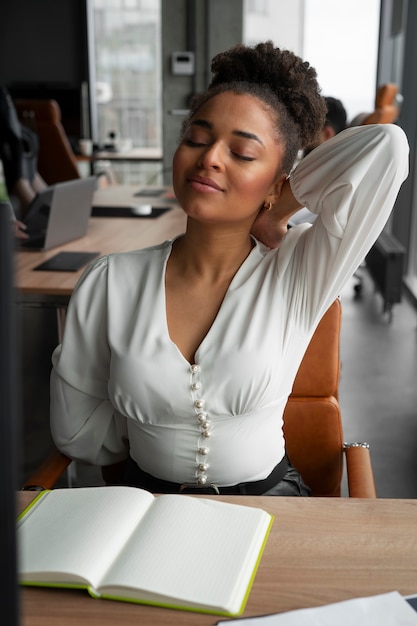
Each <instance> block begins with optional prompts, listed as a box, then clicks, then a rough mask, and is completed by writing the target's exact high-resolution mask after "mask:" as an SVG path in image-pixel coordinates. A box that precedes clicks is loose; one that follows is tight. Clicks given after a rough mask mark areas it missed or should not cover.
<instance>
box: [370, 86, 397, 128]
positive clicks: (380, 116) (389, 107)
mask: <svg viewBox="0 0 417 626" xmlns="http://www.w3.org/2000/svg"><path fill="white" fill-rule="evenodd" d="M397 94H398V87H397V85H395V84H394V83H386V84H385V85H381V86H380V87H378V89H377V92H376V96H375V110H374V111H373V112H372V113H369V115H367V116H365V117H364V119H363V120H362V121H361V124H392V123H393V122H395V120H396V119H397V117H398V116H399V114H400V110H399V107H398V105H397V102H396V98H397Z"/></svg>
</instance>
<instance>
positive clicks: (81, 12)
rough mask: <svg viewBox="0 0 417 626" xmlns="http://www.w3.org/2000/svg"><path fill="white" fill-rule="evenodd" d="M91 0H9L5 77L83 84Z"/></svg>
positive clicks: (1, 12)
mask: <svg viewBox="0 0 417 626" xmlns="http://www.w3.org/2000/svg"><path fill="white" fill-rule="evenodd" d="M85 4H86V0H35V1H34V0H6V2H3V3H2V5H3V6H2V8H1V9H0V80H1V82H3V83H10V82H15V81H17V82H62V83H67V84H70V85H76V84H80V83H81V82H82V81H83V80H87V78H88V62H87V28H86V10H85Z"/></svg>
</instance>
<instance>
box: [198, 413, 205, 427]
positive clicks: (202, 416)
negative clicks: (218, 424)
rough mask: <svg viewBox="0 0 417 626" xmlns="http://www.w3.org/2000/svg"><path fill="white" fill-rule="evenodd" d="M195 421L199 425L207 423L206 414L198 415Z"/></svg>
mask: <svg viewBox="0 0 417 626" xmlns="http://www.w3.org/2000/svg"><path fill="white" fill-rule="evenodd" d="M197 419H198V421H199V422H200V424H205V423H206V422H207V414H206V413H199V414H198V415H197Z"/></svg>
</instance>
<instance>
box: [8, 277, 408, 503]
mask: <svg viewBox="0 0 417 626" xmlns="http://www.w3.org/2000/svg"><path fill="white" fill-rule="evenodd" d="M363 276H364V286H363V291H362V296H361V298H360V299H355V297H354V289H353V286H354V282H353V281H352V282H351V283H350V284H349V285H348V286H347V287H346V288H345V290H344V292H343V293H342V305H343V322H342V334H341V362H342V367H341V379H340V387H339V397H340V404H341V408H342V415H343V422H344V431H345V440H346V441H367V442H368V443H369V444H370V446H371V455H372V463H373V467H374V472H375V480H376V486H377V492H378V496H379V497H385V498H417V311H416V310H415V309H414V308H413V307H412V306H411V305H410V304H409V302H408V301H407V299H406V298H405V297H404V298H403V302H402V303H401V304H399V305H395V306H394V308H393V319H392V322H391V323H389V322H388V320H387V319H386V317H385V316H384V315H383V314H382V299H381V298H380V296H379V295H378V294H375V293H374V288H373V284H372V282H371V279H370V278H369V276H368V275H367V274H366V272H363ZM21 320H22V338H21V340H22V345H23V346H24V348H23V367H22V369H23V381H24V383H23V394H22V413H23V419H22V421H23V425H22V429H21V430H22V433H21V436H20V443H21V445H20V447H21V451H20V466H21V472H20V475H21V476H22V479H25V478H26V477H27V476H29V475H30V473H31V471H33V469H34V468H35V467H36V466H37V465H38V464H39V462H40V460H41V459H42V458H44V457H45V455H46V454H47V452H48V450H49V447H50V445H51V438H50V434H49V428H48V394H49V389H48V384H49V371H50V354H51V352H52V350H53V348H54V347H55V343H56V334H55V333H56V324H55V313H54V311H53V310H41V309H24V310H22V311H21ZM76 476H77V481H78V484H79V485H85V484H102V483H101V476H100V472H99V471H98V470H97V469H96V468H90V467H85V466H79V465H77V466H76ZM65 484H66V483H65V481H64V480H63V482H62V486H64V485H65Z"/></svg>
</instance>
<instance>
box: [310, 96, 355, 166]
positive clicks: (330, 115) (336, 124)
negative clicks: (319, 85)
mask: <svg viewBox="0 0 417 626" xmlns="http://www.w3.org/2000/svg"><path fill="white" fill-rule="evenodd" d="M324 100H325V102H326V107H327V113H326V119H325V120H324V124H323V127H322V129H321V131H320V132H319V134H318V136H317V137H316V139H315V140H314V141H313V142H312V143H311V144H310V145H309V146H307V148H306V149H305V150H304V156H306V155H307V154H308V153H309V152H311V151H312V150H314V148H317V146H319V145H321V144H322V143H324V142H325V141H328V140H329V139H331V138H332V137H334V136H335V135H337V134H338V133H340V132H342V130H345V128H346V125H347V113H346V109H345V107H344V106H343V104H342V102H341V100H338V99H337V98H333V97H332V96H324Z"/></svg>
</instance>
